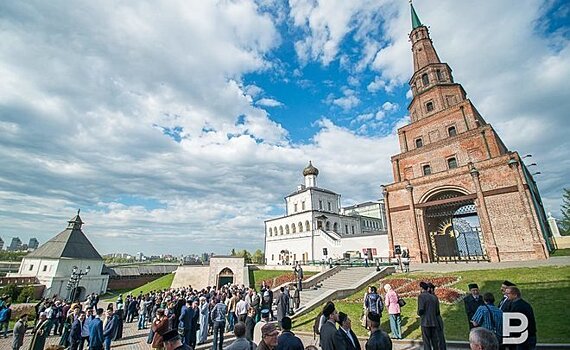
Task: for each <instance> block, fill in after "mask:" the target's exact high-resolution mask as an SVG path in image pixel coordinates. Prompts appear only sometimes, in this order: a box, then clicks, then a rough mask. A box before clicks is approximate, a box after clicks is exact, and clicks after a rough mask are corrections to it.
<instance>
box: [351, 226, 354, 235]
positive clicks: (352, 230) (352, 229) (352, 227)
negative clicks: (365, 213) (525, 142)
mask: <svg viewBox="0 0 570 350" xmlns="http://www.w3.org/2000/svg"><path fill="white" fill-rule="evenodd" d="M351 229H352V230H351V231H352V234H354V225H352V227H351Z"/></svg>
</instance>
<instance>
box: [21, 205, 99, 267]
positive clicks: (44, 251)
mask: <svg viewBox="0 0 570 350" xmlns="http://www.w3.org/2000/svg"><path fill="white" fill-rule="evenodd" d="M68 223H69V225H68V226H67V228H66V229H65V230H64V231H62V232H60V233H58V234H57V236H55V237H53V238H52V239H50V240H49V241H47V242H45V243H44V244H42V245H41V246H40V247H39V248H38V249H36V250H34V251H33V252H31V253H29V254H28V255H26V258H50V259H59V258H72V259H89V260H103V258H102V257H101V255H100V254H99V252H97V250H96V249H95V247H93V244H91V242H90V241H89V239H88V238H87V237H86V236H85V234H84V233H83V231H81V226H82V225H83V221H81V218H80V217H79V213H77V215H76V216H75V217H74V218H73V219H71V220H70V221H68Z"/></svg>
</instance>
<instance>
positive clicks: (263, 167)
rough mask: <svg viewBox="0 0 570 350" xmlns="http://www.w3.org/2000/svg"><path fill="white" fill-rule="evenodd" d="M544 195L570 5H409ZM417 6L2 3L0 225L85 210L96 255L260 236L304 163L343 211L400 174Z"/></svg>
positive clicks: (487, 0)
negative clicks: (395, 163) (397, 161)
mask: <svg viewBox="0 0 570 350" xmlns="http://www.w3.org/2000/svg"><path fill="white" fill-rule="evenodd" d="M414 7H415V9H416V11H417V13H418V15H419V17H420V19H421V21H422V23H424V24H425V25H427V26H429V28H430V33H431V37H432V40H433V42H434V45H435V48H436V50H437V52H438V54H439V57H440V58H441V60H442V61H443V62H447V63H448V64H449V65H450V66H451V68H452V69H453V74H454V78H455V81H456V82H458V83H461V84H462V85H463V87H464V88H465V90H466V91H467V94H468V97H469V98H470V99H471V100H472V102H473V103H474V105H475V106H476V108H477V109H478V110H479V111H480V113H481V114H482V116H483V117H484V118H485V119H486V121H487V122H488V123H490V124H491V125H492V126H493V127H494V128H495V129H496V130H497V132H498V134H499V135H500V136H501V138H502V139H503V141H504V142H505V144H506V145H507V147H508V148H509V149H510V150H517V151H519V152H520V153H521V154H523V155H524V154H532V158H528V159H525V161H527V164H530V163H536V164H537V165H536V166H532V167H531V170H533V171H534V172H540V173H541V174H540V175H537V176H536V180H537V183H538V185H539V188H540V190H541V194H542V196H543V201H544V204H545V207H546V209H547V210H548V211H552V212H553V214H554V215H560V210H559V207H560V204H561V197H562V189H563V188H564V187H570V184H569V180H568V174H569V173H570V157H569V156H568V150H569V149H570V138H569V137H568V135H570V122H569V114H568V113H569V112H568V111H570V88H568V81H570V3H568V2H567V1H564V0H551V1H534V0H502V1H495V0H478V1H474V0H472V1H471V0H470V1H454V0H437V1H436V0H416V1H415V2H414ZM410 22H411V20H410V7H409V4H408V1H404V0H374V1H372V0H351V1H344V0H289V1H288V2H287V1H282V0H257V1H253V0H235V1H232V0H220V1H185V0H179V1H176V0H173V1H162V2H156V1H150V0H149V1H143V0H141V1H136V2H132V1H96V2H93V1H74V2H73V4H70V3H69V2H68V1H57V0H54V1H3V2H0V38H2V39H1V40H0V80H1V83H0V237H1V238H2V239H3V240H4V241H5V242H6V244H9V242H10V240H11V237H13V236H20V238H22V240H23V241H24V242H27V240H28V239H29V238H30V237H37V238H38V240H39V241H40V243H43V242H45V241H46V240H48V239H49V238H51V237H52V236H54V235H55V234H56V233H58V232H60V231H62V230H63V229H65V227H66V225H67V222H66V221H67V220H69V219H70V218H71V217H73V216H74V215H75V213H76V212H77V210H78V209H79V208H80V209H81V217H82V219H83V221H84V222H85V225H84V226H83V231H84V232H85V233H86V234H87V236H88V237H89V239H90V240H91V241H92V242H93V244H94V245H95V247H96V248H97V249H98V250H99V252H100V253H102V254H105V253H110V252H126V253H136V252H143V253H145V254H146V255H151V254H167V253H170V254H176V255H179V254H192V253H196V254H199V253H202V252H214V253H217V254H227V253H228V252H229V251H230V250H231V249H232V248H236V249H248V250H250V251H253V250H255V249H263V239H264V238H263V237H264V224H263V222H264V220H266V219H268V218H271V217H277V216H281V215H283V214H284V211H285V209H284V197H285V196H286V195H287V194H289V193H291V192H292V191H294V190H295V189H296V186H297V185H298V184H300V183H302V181H303V179H302V174H301V172H302V170H303V168H304V167H305V166H306V165H307V163H308V162H309V160H311V161H312V162H313V164H314V165H315V166H316V167H317V168H319V170H320V175H319V178H318V182H319V186H320V187H324V188H327V189H330V190H333V191H335V192H337V193H340V194H341V195H342V205H343V206H348V205H351V204H355V203H358V202H363V201H368V200H375V199H378V198H380V197H381V193H380V185H382V184H387V183H391V182H393V178H392V171H391V164H390V157H391V156H392V155H395V154H397V153H398V152H399V146H398V141H397V137H396V134H397V129H398V128H399V127H401V126H403V125H405V124H406V123H408V121H409V118H408V112H407V105H408V103H409V102H410V97H411V93H410V91H409V86H408V84H407V82H408V80H409V78H410V76H411V74H412V56H411V50H410V49H411V47H410V43H409V41H408V34H409V32H410V31H411V23H410Z"/></svg>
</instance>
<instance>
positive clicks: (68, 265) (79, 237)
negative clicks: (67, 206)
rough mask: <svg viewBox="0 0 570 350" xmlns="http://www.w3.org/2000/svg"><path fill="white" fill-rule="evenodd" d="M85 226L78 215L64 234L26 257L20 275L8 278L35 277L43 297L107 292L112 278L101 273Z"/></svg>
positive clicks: (12, 274)
mask: <svg viewBox="0 0 570 350" xmlns="http://www.w3.org/2000/svg"><path fill="white" fill-rule="evenodd" d="M82 225H83V221H82V220H81V218H80V217H79V212H78V213H77V215H76V216H75V217H74V218H72V219H71V220H69V221H68V226H67V228H66V229H65V230H64V231H62V232H60V233H59V234H57V235H56V236H55V237H53V238H52V239H50V240H49V241H47V242H46V243H44V244H42V245H41V246H40V247H39V248H38V249H36V250H34V251H33V252H31V253H29V254H28V255H26V256H25V257H24V258H23V259H22V262H21V263H20V268H19V270H18V272H17V273H10V274H8V276H7V277H36V278H37V279H38V281H39V282H40V283H41V284H43V285H45V290H44V295H43V296H44V297H52V296H53V295H58V296H60V297H62V298H66V299H68V298H71V296H73V299H80V300H84V299H85V297H86V296H87V295H88V294H91V293H104V292H105V291H107V283H108V281H109V276H108V275H102V274H101V272H102V270H103V258H102V257H101V255H100V254H99V253H98V252H97V250H96V249H95V247H93V244H91V242H90V241H89V239H88V238H87V237H86V236H85V234H84V233H83V231H82V230H81V226H82ZM79 274H81V277H80V278H77V276H78V275H79ZM72 276H74V278H72Z"/></svg>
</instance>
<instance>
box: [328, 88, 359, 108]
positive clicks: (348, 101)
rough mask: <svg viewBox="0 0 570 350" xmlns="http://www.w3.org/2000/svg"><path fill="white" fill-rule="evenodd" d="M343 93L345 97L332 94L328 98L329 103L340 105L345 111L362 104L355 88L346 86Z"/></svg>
mask: <svg viewBox="0 0 570 350" xmlns="http://www.w3.org/2000/svg"><path fill="white" fill-rule="evenodd" d="M343 94H344V96H343V97H338V98H334V96H332V95H330V96H329V98H328V101H329V103H332V104H334V105H336V106H339V107H340V108H342V109H343V110H345V111H347V110H350V109H352V108H354V107H356V106H358V105H359V104H360V99H359V98H358V97H357V96H356V95H355V91H354V90H351V89H348V88H344V89H343Z"/></svg>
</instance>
